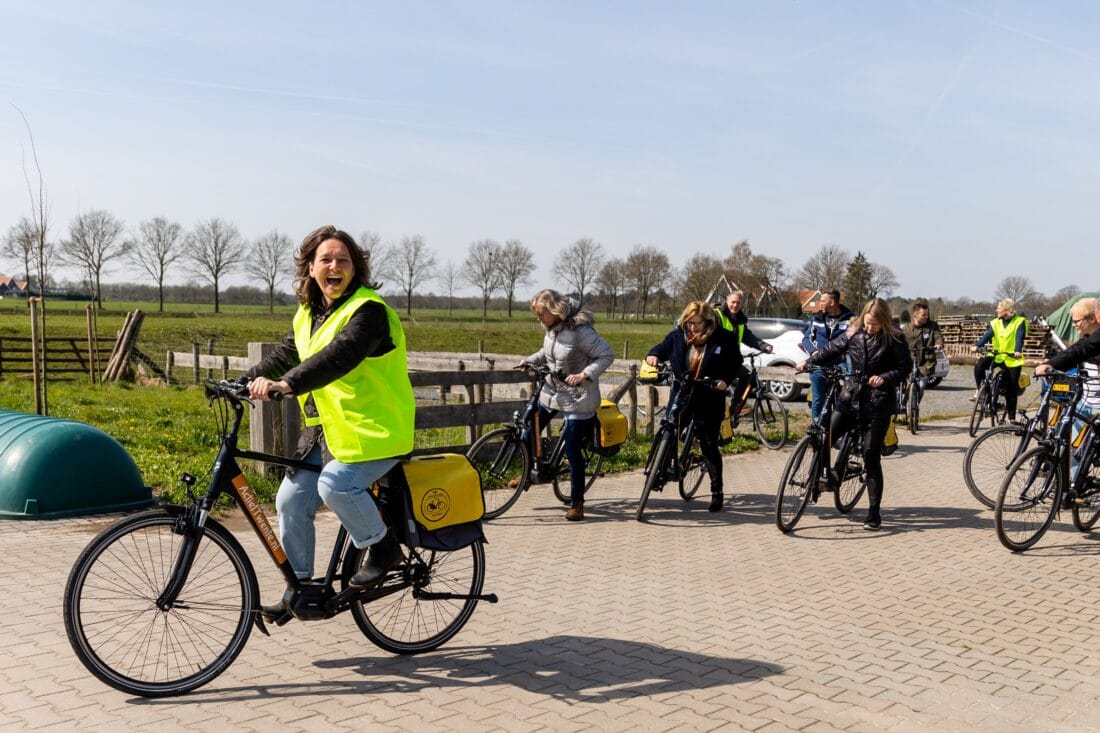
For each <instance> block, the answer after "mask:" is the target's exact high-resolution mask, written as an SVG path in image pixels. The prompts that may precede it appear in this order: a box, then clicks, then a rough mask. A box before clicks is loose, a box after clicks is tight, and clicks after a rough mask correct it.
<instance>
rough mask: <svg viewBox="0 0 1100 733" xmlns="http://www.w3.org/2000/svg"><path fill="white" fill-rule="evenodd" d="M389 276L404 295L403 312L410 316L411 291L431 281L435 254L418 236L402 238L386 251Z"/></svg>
mask: <svg viewBox="0 0 1100 733" xmlns="http://www.w3.org/2000/svg"><path fill="white" fill-rule="evenodd" d="M387 261H388V263H389V266H388V267H387V268H386V273H387V274H389V275H390V276H391V277H392V278H393V279H394V280H396V281H397V284H398V285H400V286H401V290H402V291H403V292H404V293H405V312H406V313H407V314H409V315H410V316H411V315H412V296H413V291H414V290H416V289H417V288H418V287H420V286H421V285H423V284H424V283H426V282H428V281H429V280H432V279H433V277H434V276H433V275H432V271H433V270H435V253H434V252H432V250H431V249H430V248H429V247H428V245H426V244H425V243H424V238H423V237H422V236H420V235H419V234H414V235H412V236H411V237H402V238H401V242H400V243H399V244H397V245H396V246H393V247H390V248H389V250H388V257H387Z"/></svg>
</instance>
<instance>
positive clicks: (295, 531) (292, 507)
mask: <svg viewBox="0 0 1100 733" xmlns="http://www.w3.org/2000/svg"><path fill="white" fill-rule="evenodd" d="M305 460H306V462H307V463H312V464H313V465H315V466H319V465H321V446H320V445H315V446H314V447H313V450H312V451H310V453H309V455H308V456H306V459H305ZM396 464H397V459H396V458H382V459H379V460H375V461H363V462H361V463H341V462H340V461H337V460H332V461H329V462H328V463H327V464H325V467H324V468H322V469H321V472H320V473H316V472H314V471H306V470H298V471H295V472H294V475H293V476H291V475H289V474H288V475H287V476H286V477H284V478H283V482H282V483H281V484H279V492H278V493H277V494H276V495H275V511H277V512H278V514H279V541H280V542H282V543H283V549H284V550H285V551H286V556H287V559H288V560H290V566H291V567H292V568H294V572H295V573H296V574H297V575H298V577H299V578H301V579H303V580H306V579H309V578H312V577H313V554H314V551H315V547H316V542H317V533H316V530H315V529H314V527H313V520H314V517H316V516H317V509H318V508H320V506H321V502H324V503H325V504H327V505H328V506H329V508H330V509H332V511H333V512H335V514H336V516H337V517H339V518H340V523H341V524H343V525H344V528H345V529H346V530H347V531H348V534H349V535H351V541H352V542H353V543H354V544H355V546H356V547H358V548H363V547H368V546H370V545H373V544H374V543H375V542H378V541H379V540H380V539H382V537H383V536H385V534H386V523H385V521H383V519H382V515H381V514H380V513H379V511H378V507H377V505H375V503H374V497H373V496H371V493H370V491H369V489H370V486H371V484H373V483H374V482H375V481H377V480H378V479H380V478H382V477H383V476H385V475H386V473H387V472H388V471H389V470H390V469H391V468H393V467H394V466H395V465H396Z"/></svg>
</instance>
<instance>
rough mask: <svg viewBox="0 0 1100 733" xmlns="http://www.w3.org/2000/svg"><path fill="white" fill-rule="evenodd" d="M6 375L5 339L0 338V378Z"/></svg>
mask: <svg viewBox="0 0 1100 733" xmlns="http://www.w3.org/2000/svg"><path fill="white" fill-rule="evenodd" d="M3 377H4V339H2V338H0V379H2V378H3Z"/></svg>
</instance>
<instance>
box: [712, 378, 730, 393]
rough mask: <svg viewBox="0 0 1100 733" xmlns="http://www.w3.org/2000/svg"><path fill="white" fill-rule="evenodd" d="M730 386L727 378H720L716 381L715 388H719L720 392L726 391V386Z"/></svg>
mask: <svg viewBox="0 0 1100 733" xmlns="http://www.w3.org/2000/svg"><path fill="white" fill-rule="evenodd" d="M728 387H729V385H728V384H726V382H725V380H723V379H719V380H717V381H715V382H714V388H715V389H716V390H718V391H719V392H725V391H726V388H728Z"/></svg>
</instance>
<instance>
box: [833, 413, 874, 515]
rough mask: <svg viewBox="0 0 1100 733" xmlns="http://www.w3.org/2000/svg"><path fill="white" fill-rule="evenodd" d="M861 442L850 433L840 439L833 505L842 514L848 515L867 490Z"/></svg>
mask: <svg viewBox="0 0 1100 733" xmlns="http://www.w3.org/2000/svg"><path fill="white" fill-rule="evenodd" d="M859 447H860V440H859V439H858V438H857V437H856V436H855V434H854V433H852V432H849V433H848V434H847V435H845V436H844V437H843V438H841V439H840V447H839V448H837V456H838V460H837V462H836V464H835V465H837V466H839V467H840V468H839V469H838V470H837V482H838V485H837V487H836V491H834V492H833V504H834V505H835V506H836V510H837V511H838V512H840V513H841V514H847V513H848V512H850V511H852V509H854V508H855V505H856V504H857V503H858V502H859V499H860V497H861V496H863V491H864V489H866V488H867V474H865V473H864V472H863V456H862V455H861V454H860V451H859Z"/></svg>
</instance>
